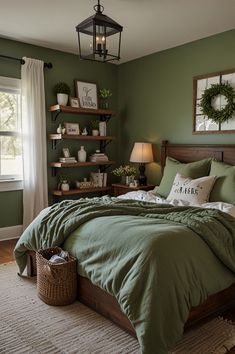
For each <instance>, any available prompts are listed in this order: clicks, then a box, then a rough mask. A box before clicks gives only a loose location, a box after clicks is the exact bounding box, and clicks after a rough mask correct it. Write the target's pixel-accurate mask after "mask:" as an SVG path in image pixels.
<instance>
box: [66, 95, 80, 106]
mask: <svg viewBox="0 0 235 354" xmlns="http://www.w3.org/2000/svg"><path fill="white" fill-rule="evenodd" d="M69 103H70V106H71V107H74V108H79V107H80V104H79V98H78V97H69Z"/></svg>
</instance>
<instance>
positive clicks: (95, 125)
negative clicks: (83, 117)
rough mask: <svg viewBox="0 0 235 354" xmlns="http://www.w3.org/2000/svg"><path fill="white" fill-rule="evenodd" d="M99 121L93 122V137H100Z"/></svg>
mask: <svg viewBox="0 0 235 354" xmlns="http://www.w3.org/2000/svg"><path fill="white" fill-rule="evenodd" d="M99 123H100V121H99V120H93V121H92V122H91V135H93V136H98V135H99Z"/></svg>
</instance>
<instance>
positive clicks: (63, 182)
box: [60, 181, 69, 192]
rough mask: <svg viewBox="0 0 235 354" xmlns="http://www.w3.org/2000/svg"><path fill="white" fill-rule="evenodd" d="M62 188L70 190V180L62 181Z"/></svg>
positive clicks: (65, 190)
mask: <svg viewBox="0 0 235 354" xmlns="http://www.w3.org/2000/svg"><path fill="white" fill-rule="evenodd" d="M60 188H61V190H62V191H63V192H67V191H69V184H68V182H67V181H62V183H61V187H60Z"/></svg>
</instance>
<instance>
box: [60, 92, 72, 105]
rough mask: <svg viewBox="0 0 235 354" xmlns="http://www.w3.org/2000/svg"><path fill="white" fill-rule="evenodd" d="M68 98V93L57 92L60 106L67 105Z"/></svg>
mask: <svg viewBox="0 0 235 354" xmlns="http://www.w3.org/2000/svg"><path fill="white" fill-rule="evenodd" d="M68 98H69V96H68V95H67V94H66V93H57V102H58V104H59V105H60V106H67V103H68Z"/></svg>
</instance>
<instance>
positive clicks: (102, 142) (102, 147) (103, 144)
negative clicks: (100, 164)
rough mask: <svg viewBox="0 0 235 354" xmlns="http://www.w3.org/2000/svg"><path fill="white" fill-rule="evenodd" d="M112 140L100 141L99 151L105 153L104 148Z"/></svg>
mask: <svg viewBox="0 0 235 354" xmlns="http://www.w3.org/2000/svg"><path fill="white" fill-rule="evenodd" d="M111 141H112V140H106V141H105V140H101V142H100V151H101V152H105V149H106V147H107V146H108V145H109V144H110V143H111Z"/></svg>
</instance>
